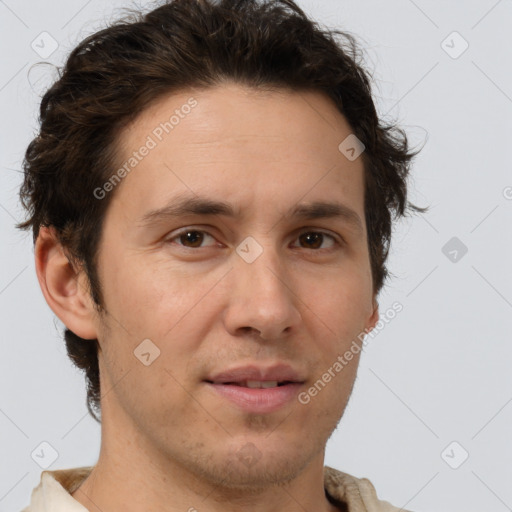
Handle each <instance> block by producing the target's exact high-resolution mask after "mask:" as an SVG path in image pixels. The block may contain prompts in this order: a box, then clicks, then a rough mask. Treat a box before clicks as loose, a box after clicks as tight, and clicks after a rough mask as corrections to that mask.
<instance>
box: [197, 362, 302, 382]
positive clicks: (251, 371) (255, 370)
mask: <svg viewBox="0 0 512 512" xmlns="http://www.w3.org/2000/svg"><path fill="white" fill-rule="evenodd" d="M205 380H207V381H209V382H214V383H227V382H245V381H247V380H255V381H268V380H270V381H274V380H275V381H277V382H285V381H286V382H304V379H303V378H302V377H301V376H300V374H299V372H297V371H296V370H294V369H293V368H292V367H291V366H290V365H288V364H275V365H272V366H258V365H254V364H252V365H246V366H238V367H236V368H231V369H229V370H225V371H222V372H220V373H216V374H213V375H211V376H209V377H207V378H206V379H205Z"/></svg>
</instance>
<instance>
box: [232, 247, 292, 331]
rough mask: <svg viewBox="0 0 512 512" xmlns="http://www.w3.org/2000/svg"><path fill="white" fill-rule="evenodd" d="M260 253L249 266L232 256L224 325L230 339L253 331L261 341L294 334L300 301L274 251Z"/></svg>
mask: <svg viewBox="0 0 512 512" xmlns="http://www.w3.org/2000/svg"><path fill="white" fill-rule="evenodd" d="M262 249H263V250H262V253H261V254H260V256H259V257H258V258H257V259H256V260H254V261H252V262H249V261H250V260H246V259H244V258H243V257H241V256H240V255H239V254H234V255H233V269H232V270H231V271H230V272H229V274H228V275H229V279H230V283H229V287H228V290H229V300H228V301H227V306H226V309H225V313H224V323H225V327H226V329H227V331H228V332H229V333H230V334H232V335H233V336H240V335H241V334H247V333H248V332H250V333H253V331H257V333H258V334H259V337H260V338H262V339H264V340H278V339H282V338H283V337H286V336H290V334H292V333H293V332H295V331H297V330H298V326H299V324H300V321H301V315H300V311H299V309H298V306H299V305H300V300H299V297H298V296H297V293H296V292H295V291H294V283H293V282H292V276H291V275H290V273H289V272H287V271H286V269H285V268H283V264H282V261H280V260H279V256H278V255H277V254H276V251H275V250H273V249H272V248H271V247H270V244H269V245H266V246H265V247H263V246H262Z"/></svg>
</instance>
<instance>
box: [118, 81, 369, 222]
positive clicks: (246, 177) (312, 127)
mask: <svg viewBox="0 0 512 512" xmlns="http://www.w3.org/2000/svg"><path fill="white" fill-rule="evenodd" d="M351 132H352V130H351V127H350V125H349V124H348V122H347V121H346V120H345V118H344V117H343V116H342V115H341V114H340V113H339V111H338V110H337V109H336V106H335V105H334V103H332V102H331V100H330V99H329V98H327V97H326V96H324V95H323V94H321V93H318V92H311V91H291V90H288V89H280V90H276V91H261V90H255V89H251V88H248V87H245V86H241V85H237V84H224V85H222V86H216V87H212V88H209V89H202V90H194V89H190V90H186V91H180V92H176V93H173V94H169V95H167V96H165V97H162V98H160V99H159V100H158V101H156V102H154V103H153V104H152V105H151V106H150V107H149V108H147V109H146V110H145V111H143V112H142V113H141V114H140V115H139V116H138V117H137V118H136V119H135V120H134V121H133V122H132V123H131V124H130V125H129V126H127V127H125V129H124V130H123V131H122V132H121V133H120V135H119V138H118V162H117V164H118V168H123V167H124V168H125V169H126V171H127V172H124V173H122V174H123V179H122V182H121V183H120V185H118V186H119V190H116V194H115V197H114V202H122V203H123V208H124V210H125V216H127V217H130V218H131V219H132V220H134V219H135V218H138V217H140V216H141V215H144V214H145V213H147V212H148V211H150V210H154V209H156V208H158V207H161V206H163V205H165V204H167V203H169V199H170V198H172V197H173V196H176V197H178V196H183V195H184V194H186V193H188V194H189V195H192V196H193V195H195V194H197V195H206V192H207V193H208V194H207V195H208V196H210V197H212V196H214V197H217V199H221V200H224V201H226V200H227V201H229V202H231V203H232V204H233V205H234V208H235V209H237V210H239V209H242V210H244V211H245V209H251V208H252V209H254V210H258V209H259V211H260V214H262V213H265V212H261V207H262V205H264V204H267V205H268V204H272V205H274V206H276V208H277V209H278V210H280V211H288V210H289V209H290V206H292V205H293V204H295V203H298V202H299V201H300V200H302V199H303V200H305V201H310V200H311V201H318V200H326V201H328V200H338V201H339V200H343V201H344V202H345V203H348V204H347V206H349V207H351V208H352V209H354V210H356V211H358V212H359V214H361V213H362V208H363V204H362V203H363V186H364V181H363V179H364V178H363V170H364V169H363V162H362V158H358V159H356V160H354V161H350V160H348V159H347V158H346V157H345V156H344V155H343V154H342V153H341V152H340V150H339V149H338V146H339V145H340V143H342V142H343V140H344V139H346V138H347V137H348V136H349V135H351Z"/></svg>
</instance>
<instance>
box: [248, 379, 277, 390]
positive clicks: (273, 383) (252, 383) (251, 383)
mask: <svg viewBox="0 0 512 512" xmlns="http://www.w3.org/2000/svg"><path fill="white" fill-rule="evenodd" d="M240 384H241V385H244V384H245V386H246V387H248V388H275V387H277V380H266V381H259V380H248V381H247V382H245V383H244V382H241V383H240Z"/></svg>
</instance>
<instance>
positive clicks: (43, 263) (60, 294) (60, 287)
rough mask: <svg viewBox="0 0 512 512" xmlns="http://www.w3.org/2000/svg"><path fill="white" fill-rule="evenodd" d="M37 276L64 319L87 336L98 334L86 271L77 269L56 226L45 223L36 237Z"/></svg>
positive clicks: (83, 336) (55, 308) (44, 292)
mask: <svg viewBox="0 0 512 512" xmlns="http://www.w3.org/2000/svg"><path fill="white" fill-rule="evenodd" d="M34 255H35V264H36V273H37V279H38V280H39V285H40V286H41V290H42V292H43V295H44V298H45V299H46V302H47V303H48V305H49V306H50V308H51V309H52V311H53V312H54V313H55V314H56V315H57V316H58V317H59V319H60V320H61V321H62V323H63V324H64V325H65V326H66V327H67V328H68V329H70V330H71V331H73V332H74V333H75V334H76V335H77V336H80V337H81V338H84V339H86V340H89V339H95V338H97V337H98V336H97V329H96V321H95V318H96V314H95V313H96V312H95V309H94V303H93V301H92V298H91V297H90V295H89V293H88V291H87V288H86V284H87V280H86V276H85V273H84V272H83V271H80V272H78V273H77V272H76V271H75V269H74V268H73V266H72V265H71V263H70V261H69V259H68V257H67V256H66V254H65V252H64V250H63V247H62V245H61V244H60V242H59V241H58V238H57V235H56V232H55V228H53V227H51V226H50V227H45V226H42V227H41V228H40V229H39V235H38V237H37V240H36V244H35V248H34Z"/></svg>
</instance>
